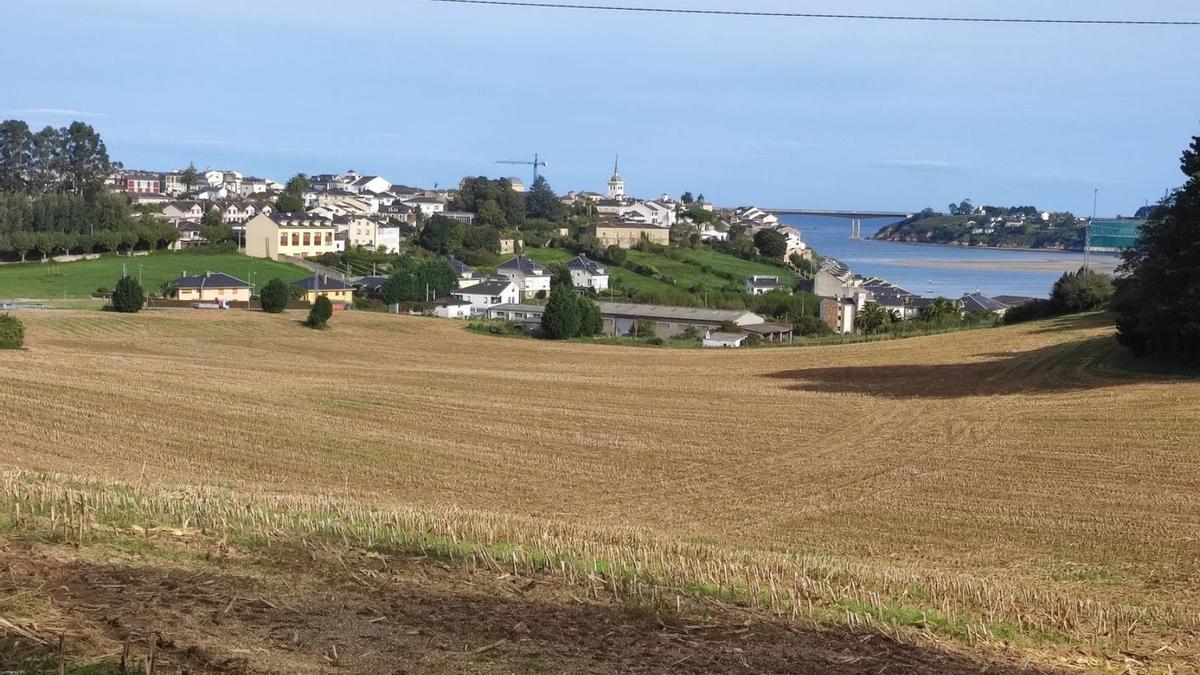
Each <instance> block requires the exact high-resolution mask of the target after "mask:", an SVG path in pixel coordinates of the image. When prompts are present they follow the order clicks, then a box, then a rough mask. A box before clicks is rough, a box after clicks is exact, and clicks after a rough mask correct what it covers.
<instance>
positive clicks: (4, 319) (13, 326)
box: [0, 314, 25, 349]
mask: <svg viewBox="0 0 1200 675" xmlns="http://www.w3.org/2000/svg"><path fill="white" fill-rule="evenodd" d="M24 344H25V326H23V325H21V320H20V319H18V318H17V317H15V316H12V315H11V314H3V315H0V349H20V348H21V346H22V345H24Z"/></svg>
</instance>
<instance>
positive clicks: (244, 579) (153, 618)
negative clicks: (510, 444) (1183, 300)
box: [0, 538, 1041, 673]
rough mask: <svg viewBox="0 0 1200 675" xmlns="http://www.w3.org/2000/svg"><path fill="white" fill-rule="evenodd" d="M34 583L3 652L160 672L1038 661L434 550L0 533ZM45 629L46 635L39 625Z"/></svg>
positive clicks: (10, 585)
mask: <svg viewBox="0 0 1200 675" xmlns="http://www.w3.org/2000/svg"><path fill="white" fill-rule="evenodd" d="M29 592H32V593H34V594H36V595H38V596H39V597H40V598H42V599H43V600H44V601H45V602H46V603H48V604H49V605H50V606H51V607H53V608H54V610H55V612H56V613H57V618H56V619H55V620H54V621H50V622H47V623H45V624H43V625H38V626H33V627H28V626H27V627H25V630H26V631H27V632H31V633H32V634H33V635H34V639H30V638H29V637H28V636H22V635H19V634H15V633H14V632H13V631H11V630H5V629H4V628H3V626H0V635H2V636H3V637H2V638H0V645H3V648H2V649H0V666H2V667H5V668H28V667H30V666H37V665H45V664H56V663H57V653H58V635H59V634H63V635H65V652H66V654H67V656H68V658H67V662H68V663H70V664H74V665H76V666H79V665H82V664H87V663H96V662H100V663H103V664H106V665H107V666H110V667H114V669H115V665H116V664H117V663H118V662H119V660H120V658H121V654H122V652H123V651H125V650H126V649H127V647H126V646H127V645H128V651H129V658H128V662H129V664H130V666H131V667H133V666H135V665H138V666H139V667H140V664H141V663H142V661H143V660H144V659H145V658H147V656H148V654H149V649H150V642H151V641H152V640H153V641H154V644H155V652H156V654H155V658H156V663H157V666H158V669H159V671H160V672H175V671H182V670H187V671H190V672H222V671H236V672H289V673H291V672H325V671H339V672H350V673H376V672H395V673H501V672H502V673H513V672H531V673H533V672H573V673H615V672H621V673H667V672H674V673H678V672H706V673H711V672H755V673H785V672H786V673H862V672H889V673H897V672H941V673H968V672H970V673H977V672H980V671H981V670H983V669H986V670H987V672H993V673H1019V672H1041V671H1035V670H1032V669H1026V668H1022V667H1020V666H1017V665H1012V664H998V663H986V662H983V661H980V660H977V659H974V658H971V657H968V656H964V655H960V654H955V653H950V652H942V651H938V650H935V649H930V648H926V647H920V646H914V645H908V644H902V643H898V642H896V641H894V640H891V639H888V638H886V637H884V636H882V635H879V634H876V633H854V632H848V631H835V630H818V629H811V628H797V627H795V626H794V625H790V624H785V623H784V622H780V621H776V620H774V619H773V618H772V617H769V616H762V615H758V614H753V613H747V612H742V611H739V610H736V609H732V608H728V607H724V606H718V605H712V606H708V605H697V606H691V607H685V609H684V611H683V613H682V614H676V613H674V612H670V613H664V614H660V613H656V612H654V611H650V610H647V609H645V608H640V607H633V606H626V605H621V604H616V603H611V602H603V601H595V600H589V599H587V598H585V597H583V593H582V592H581V591H578V590H576V589H570V588H565V587H563V586H561V585H558V584H554V583H549V582H547V581H544V580H540V579H531V578H523V577H516V576H512V575H508V574H502V573H498V572H495V571H483V570H471V569H467V568H465V567H459V566H448V565H444V564H442V563H439V562H436V561H433V560H430V559H427V558H412V557H404V558H387V557H382V556H378V555H375V554H365V555H363V554H358V553H347V552H335V551H324V552H315V551H307V552H303V553H301V554H297V552H296V551H292V552H286V551H279V552H278V553H275V552H273V553H272V555H271V556H270V557H261V556H260V557H248V556H242V557H216V556H207V555H204V554H201V555H196V554H195V551H191V552H189V553H187V554H186V555H185V554H180V553H179V552H175V553H174V554H172V555H163V554H162V553H161V552H160V553H156V554H144V553H130V552H127V551H123V550H120V549H116V548H112V547H87V548H84V549H75V548H72V547H67V546H60V545H50V544H39V543H31V542H27V541H21V540H13V539H7V538H0V595H5V596H8V595H10V594H14V593H29ZM39 638H40V639H42V640H44V644H38V643H37V642H36V640H37V639H39Z"/></svg>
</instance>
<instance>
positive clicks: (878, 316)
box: [854, 302, 894, 335]
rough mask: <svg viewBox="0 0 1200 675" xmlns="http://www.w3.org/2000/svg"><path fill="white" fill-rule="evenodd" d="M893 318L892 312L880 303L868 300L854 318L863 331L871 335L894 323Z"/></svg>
mask: <svg viewBox="0 0 1200 675" xmlns="http://www.w3.org/2000/svg"><path fill="white" fill-rule="evenodd" d="M893 319H894V316H893V314H892V312H889V311H888V310H886V309H884V308H883V307H882V306H881V305H880V304H879V303H877V302H868V303H867V304H866V305H863V308H862V310H860V311H859V312H858V316H857V317H855V319H854V325H855V327H857V328H858V329H859V330H860V331H862V332H863V333H866V334H868V335H870V334H872V333H878V332H881V331H882V330H883V329H884V328H886V327H887V326H888V325H889V324H891V323H892V321H893Z"/></svg>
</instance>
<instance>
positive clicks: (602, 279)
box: [567, 255, 608, 293]
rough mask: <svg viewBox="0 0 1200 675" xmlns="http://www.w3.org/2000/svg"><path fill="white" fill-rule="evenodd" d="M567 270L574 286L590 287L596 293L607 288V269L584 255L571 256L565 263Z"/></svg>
mask: <svg viewBox="0 0 1200 675" xmlns="http://www.w3.org/2000/svg"><path fill="white" fill-rule="evenodd" d="M567 270H568V271H570V272H571V282H572V283H574V284H575V288H583V289H588V288H590V289H592V290H594V291H596V292H597V293H600V292H601V291H606V290H608V270H606V269H604V267H603V266H602V265H601V264H600V263H598V262H596V261H595V260H592V259H591V258H589V257H587V256H586V255H579V256H576V257H574V258H572V259H571V260H570V262H568V263H567Z"/></svg>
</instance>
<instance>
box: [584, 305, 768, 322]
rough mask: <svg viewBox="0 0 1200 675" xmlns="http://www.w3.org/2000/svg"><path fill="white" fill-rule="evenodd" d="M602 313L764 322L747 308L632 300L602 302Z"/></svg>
mask: <svg viewBox="0 0 1200 675" xmlns="http://www.w3.org/2000/svg"><path fill="white" fill-rule="evenodd" d="M597 304H599V305H600V314H602V315H609V316H622V317H627V318H637V319H668V320H677V321H705V322H710V323H721V322H723V321H737V320H739V319H744V318H747V317H749V318H751V319H753V321H752V323H762V317H761V316H759V315H757V314H755V313H753V312H751V311H749V310H745V309H701V308H699V307H671V306H667V305H639V304H635V303H630V302H600V303H597Z"/></svg>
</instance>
